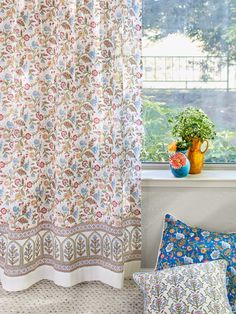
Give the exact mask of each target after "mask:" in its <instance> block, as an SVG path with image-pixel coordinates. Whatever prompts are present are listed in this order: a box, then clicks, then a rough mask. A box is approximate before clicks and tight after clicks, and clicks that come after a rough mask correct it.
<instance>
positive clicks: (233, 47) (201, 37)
mask: <svg viewBox="0 0 236 314" xmlns="http://www.w3.org/2000/svg"><path fill="white" fill-rule="evenodd" d="M143 28H144V34H143V67H144V81H143V105H144V109H143V120H144V127H145V138H144V147H143V153H142V160H143V161H146V162H165V161H167V160H168V150H167V145H168V144H169V143H171V142H172V141H173V138H172V135H171V126H170V125H169V122H168V119H169V117H170V116H173V115H174V114H175V112H176V111H178V110H180V109H182V108H185V107H187V106H189V105H190V106H194V107H198V108H201V109H203V110H204V111H205V112H206V113H207V114H208V115H209V117H210V118H211V119H212V120H213V121H214V123H215V125H216V130H217V137H216V139H215V140H214V141H212V142H211V143H210V149H209V151H208V153H207V154H206V162H209V163H235V162H236V4H235V1H234V0H144V3H143Z"/></svg>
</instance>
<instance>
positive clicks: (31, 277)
mask: <svg viewBox="0 0 236 314" xmlns="http://www.w3.org/2000/svg"><path fill="white" fill-rule="evenodd" d="M124 266H125V267H124V272H121V273H117V272H113V271H111V270H109V269H106V268H103V267H101V266H88V267H82V268H78V269H76V270H74V271H72V272H68V273H65V272H60V271H57V270H55V269H54V268H53V266H49V265H43V266H40V267H38V268H37V269H35V270H34V271H32V272H30V273H28V274H26V275H24V276H17V277H9V276H7V275H5V274H4V270H3V269H0V281H1V284H2V287H3V289H4V290H7V291H12V292H13V291H21V290H25V289H28V288H30V287H31V286H32V285H34V284H35V283H37V282H39V281H40V280H43V279H46V280H51V281H53V282H54V283H55V284H56V285H58V286H62V287H72V286H74V285H76V284H79V283H82V282H85V281H100V282H102V283H104V284H107V285H110V286H112V287H114V288H118V289H121V288H122V287H123V280H124V278H129V277H131V276H132V274H133V273H134V272H136V271H139V270H140V266H141V262H140V261H130V262H127V263H125V265H124Z"/></svg>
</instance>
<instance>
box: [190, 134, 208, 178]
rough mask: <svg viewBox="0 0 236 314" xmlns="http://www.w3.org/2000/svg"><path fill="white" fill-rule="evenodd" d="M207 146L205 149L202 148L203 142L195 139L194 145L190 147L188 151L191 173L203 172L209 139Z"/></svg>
mask: <svg viewBox="0 0 236 314" xmlns="http://www.w3.org/2000/svg"><path fill="white" fill-rule="evenodd" d="M205 142H206V144H207V146H206V149H205V150H204V151H202V150H201V147H202V144H203V142H202V141H200V140H199V139H193V141H192V146H191V147H190V148H189V150H188V152H187V157H188V159H189V161H190V172H189V173H191V174H198V173H201V171H202V168H203V164H204V157H205V153H206V151H207V150H208V147H209V144H208V141H205Z"/></svg>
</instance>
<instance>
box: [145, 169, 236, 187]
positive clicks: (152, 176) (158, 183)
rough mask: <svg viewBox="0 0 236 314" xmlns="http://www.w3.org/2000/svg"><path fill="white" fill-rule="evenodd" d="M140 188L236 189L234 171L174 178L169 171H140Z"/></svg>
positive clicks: (207, 172) (217, 171) (218, 171)
mask: <svg viewBox="0 0 236 314" xmlns="http://www.w3.org/2000/svg"><path fill="white" fill-rule="evenodd" d="M142 187H176V188H178V187H200V188H205V187H219V188H235V187H236V170H204V171H202V173H201V174H197V175H188V176H187V177H186V178H175V177H174V176H173V175H172V173H171V171H170V170H167V169H164V170H163V169H159V170H151V169H148V170H142Z"/></svg>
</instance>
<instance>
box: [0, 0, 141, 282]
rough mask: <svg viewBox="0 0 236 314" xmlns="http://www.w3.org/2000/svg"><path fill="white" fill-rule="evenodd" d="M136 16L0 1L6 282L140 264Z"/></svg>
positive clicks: (124, 7) (59, 1)
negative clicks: (38, 271)
mask: <svg viewBox="0 0 236 314" xmlns="http://www.w3.org/2000/svg"><path fill="white" fill-rule="evenodd" d="M140 10H141V1H140V0H134V1H129V0H114V1H110V0H109V1H106V0H105V1H100V0H88V1H83V0H81V1H79V0H53V1H52V0H41V1H35V0H29V1H24V0H22V1H16V0H10V1H8V0H3V1H1V3H0V49H1V60H0V82H1V90H0V102H1V103H0V265H1V266H2V267H3V268H4V271H5V273H6V274H9V275H11V276H13V275H14V276H17V275H18V270H20V271H19V272H20V273H21V274H25V273H27V272H29V271H32V270H33V269H35V268H36V267H37V266H39V265H42V264H44V262H45V263H47V264H49V265H54V266H55V267H57V268H58V269H60V270H64V269H65V267H67V268H66V271H69V270H72V269H75V268H76V267H78V266H80V265H81V264H82V266H85V265H87V264H88V265H102V266H104V265H105V267H106V268H109V269H112V270H114V271H119V272H121V271H123V265H124V262H126V261H130V260H131V261H132V260H139V259H140V247H141V244H140V243H141V236H140V170H141V167H140V160H139V156H140V145H141V144H140V143H141V133H142V122H141V118H140V110H141V101H140V86H141V20H140ZM91 256H92V257H91ZM55 260H56V263H54V261H55Z"/></svg>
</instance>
